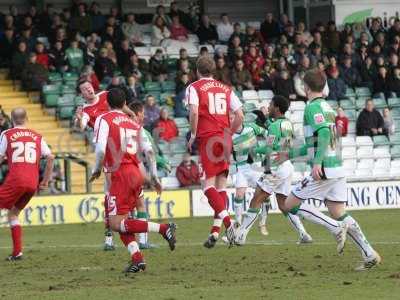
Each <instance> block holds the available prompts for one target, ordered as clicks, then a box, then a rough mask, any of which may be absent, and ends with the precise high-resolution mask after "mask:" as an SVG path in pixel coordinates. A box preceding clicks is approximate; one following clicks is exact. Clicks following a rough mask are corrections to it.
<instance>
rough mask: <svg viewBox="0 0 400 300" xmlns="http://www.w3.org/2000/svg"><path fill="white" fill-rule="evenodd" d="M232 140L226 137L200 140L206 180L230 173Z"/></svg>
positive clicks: (200, 152) (201, 159) (218, 136)
mask: <svg viewBox="0 0 400 300" xmlns="http://www.w3.org/2000/svg"><path fill="white" fill-rule="evenodd" d="M231 153H232V138H231V137H230V136H229V137H228V138H227V136H226V135H225V137H224V136H223V135H217V136H212V137H203V138H199V154H200V162H201V165H202V168H203V171H204V173H205V175H206V179H208V178H211V177H214V176H217V175H219V174H222V173H224V172H226V173H227V172H229V158H230V156H231Z"/></svg>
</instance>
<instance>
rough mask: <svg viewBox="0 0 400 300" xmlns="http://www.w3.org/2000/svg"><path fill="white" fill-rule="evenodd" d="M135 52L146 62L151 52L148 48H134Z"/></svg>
mask: <svg viewBox="0 0 400 300" xmlns="http://www.w3.org/2000/svg"><path fill="white" fill-rule="evenodd" d="M135 52H136V54H137V55H138V56H139V57H140V58H142V59H145V60H146V61H148V60H149V59H150V57H151V51H150V48H149V47H135Z"/></svg>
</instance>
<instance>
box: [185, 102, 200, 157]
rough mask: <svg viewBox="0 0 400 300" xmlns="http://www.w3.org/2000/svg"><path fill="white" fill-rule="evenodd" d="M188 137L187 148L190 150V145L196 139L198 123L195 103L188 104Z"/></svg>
mask: <svg viewBox="0 0 400 300" xmlns="http://www.w3.org/2000/svg"><path fill="white" fill-rule="evenodd" d="M189 123H190V139H189V142H188V149H189V151H192V145H193V143H194V141H195V140H196V132H197V125H198V123H199V107H198V105H195V104H190V105H189Z"/></svg>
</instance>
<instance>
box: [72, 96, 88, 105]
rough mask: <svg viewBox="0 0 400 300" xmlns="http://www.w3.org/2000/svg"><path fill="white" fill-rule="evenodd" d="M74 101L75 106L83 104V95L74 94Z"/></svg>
mask: <svg viewBox="0 0 400 300" xmlns="http://www.w3.org/2000/svg"><path fill="white" fill-rule="evenodd" d="M74 102H75V106H83V105H84V104H85V102H86V101H85V99H83V97H81V96H76V97H75V99H74Z"/></svg>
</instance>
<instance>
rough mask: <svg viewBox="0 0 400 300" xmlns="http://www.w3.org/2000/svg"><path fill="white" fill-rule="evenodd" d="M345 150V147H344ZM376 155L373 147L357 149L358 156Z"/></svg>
mask: <svg viewBox="0 0 400 300" xmlns="http://www.w3.org/2000/svg"><path fill="white" fill-rule="evenodd" d="M343 150H344V149H343ZM373 157H374V151H373V148H372V147H368V146H364V147H361V148H359V149H357V158H358V159H361V158H373Z"/></svg>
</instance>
